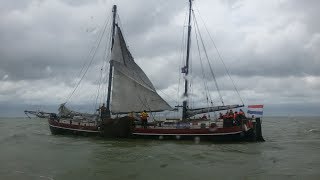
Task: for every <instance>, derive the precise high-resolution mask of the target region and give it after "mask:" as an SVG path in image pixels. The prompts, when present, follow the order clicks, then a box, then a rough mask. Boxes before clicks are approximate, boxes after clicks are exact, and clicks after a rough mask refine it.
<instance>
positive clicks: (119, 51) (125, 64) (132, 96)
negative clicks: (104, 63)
mask: <svg viewBox="0 0 320 180" xmlns="http://www.w3.org/2000/svg"><path fill="white" fill-rule="evenodd" d="M111 64H112V65H113V67H114V74H113V86H112V102H111V111H112V113H113V114H117V113H125V112H132V111H133V112H141V111H143V110H147V111H163V110H170V109H172V108H171V107H170V105H169V104H168V103H167V102H166V101H165V100H163V99H162V98H161V97H160V96H159V94H158V93H157V92H156V90H155V88H154V86H153V85H152V83H151V81H150V80H149V78H148V77H147V76H146V74H145V73H144V72H143V71H142V69H141V68H140V67H139V66H138V65H137V64H136V63H135V62H134V59H133V57H132V55H131V53H130V52H129V50H128V48H127V46H126V43H125V41H124V38H123V36H122V33H121V30H120V28H119V27H117V30H116V34H115V37H114V45H113V49H112V53H111Z"/></svg>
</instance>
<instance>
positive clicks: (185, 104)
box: [182, 0, 192, 119]
mask: <svg viewBox="0 0 320 180" xmlns="http://www.w3.org/2000/svg"><path fill="white" fill-rule="evenodd" d="M191 11H192V0H189V22H188V40H187V57H186V65H185V66H184V67H183V68H182V73H184V74H185V77H186V78H185V81H184V97H185V100H184V101H183V109H182V119H186V118H187V117H188V116H187V108H188V99H187V98H188V78H187V76H188V74H189V55H190V43H191V42H190V41H191V38H190V36H191Z"/></svg>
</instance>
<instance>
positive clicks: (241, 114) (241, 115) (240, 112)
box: [239, 109, 246, 118]
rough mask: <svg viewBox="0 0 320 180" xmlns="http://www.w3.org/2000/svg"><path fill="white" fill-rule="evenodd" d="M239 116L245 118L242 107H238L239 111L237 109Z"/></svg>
mask: <svg viewBox="0 0 320 180" xmlns="http://www.w3.org/2000/svg"><path fill="white" fill-rule="evenodd" d="M239 116H240V117H241V118H246V114H245V113H244V112H243V111H242V109H240V111H239Z"/></svg>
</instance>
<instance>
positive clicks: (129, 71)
mask: <svg viewBox="0 0 320 180" xmlns="http://www.w3.org/2000/svg"><path fill="white" fill-rule="evenodd" d="M112 12H113V22H112V32H111V36H112V41H111V58H110V61H109V63H110V66H109V81H108V93H107V97H106V107H105V109H104V110H102V109H101V112H100V113H99V114H97V113H96V114H84V113H80V112H75V111H72V110H70V109H68V108H67V107H66V105H65V103H64V104H61V105H60V107H59V113H57V114H56V113H46V112H38V111H25V113H26V114H33V115H35V116H38V117H42V118H48V122H49V127H50V130H51V132H52V134H81V135H95V136H97V135H99V136H103V137H116V138H118V137H122V138H139V137H141V138H148V137H151V138H159V139H166V138H174V139H190V138H201V139H213V140H215V139H223V140H224V139H231V140H244V139H251V140H252V139H254V140H262V139H263V138H262V135H261V124H260V119H259V118H256V119H252V118H247V117H244V116H243V117H241V118H240V120H239V121H238V122H235V119H234V118H229V117H221V116H220V117H215V118H211V117H210V118H200V117H198V115H199V114H203V113H212V112H213V113H216V112H221V111H229V110H235V109H237V108H241V107H244V105H241V104H240V105H239V104H234V105H224V104H223V105H220V106H210V107H204V108H193V109H192V108H190V107H189V102H188V96H189V91H188V90H189V89H188V87H189V84H190V82H189V79H188V78H187V76H188V75H189V71H190V70H189V69H190V68H189V66H190V65H189V59H190V46H191V45H190V43H191V42H190V41H191V39H190V37H191V19H192V0H189V8H188V12H189V15H188V17H189V18H188V31H187V33H188V34H187V41H186V43H187V44H186V47H187V50H186V58H185V64H184V67H183V68H182V73H183V74H184V77H185V79H184V93H183V96H184V98H183V102H182V106H176V107H175V108H172V107H171V106H170V105H169V103H167V102H166V101H165V100H164V99H163V98H162V97H161V96H160V95H159V94H158V93H157V91H156V88H155V87H154V85H153V84H152V82H151V81H150V79H149V78H148V76H147V75H146V74H145V73H144V71H143V70H142V69H141V68H140V67H139V66H138V65H137V63H136V62H135V60H134V58H133V56H132V54H131V53H130V51H129V49H128V47H127V45H126V41H125V39H124V36H123V34H122V31H121V28H120V26H119V25H118V23H117V6H116V5H114V6H113V10H112ZM179 109H182V110H180V111H179ZM144 110H145V111H147V112H149V113H151V114H152V113H156V112H158V113H161V112H164V111H177V110H178V111H177V112H181V116H180V117H179V118H161V119H158V120H157V119H155V118H150V119H152V120H153V121H152V122H148V123H147V126H146V127H145V126H142V124H141V120H140V118H139V117H138V116H133V114H137V113H141V112H143V111H144ZM128 114H130V116H129V115H128Z"/></svg>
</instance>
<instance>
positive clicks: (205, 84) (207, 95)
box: [195, 29, 212, 107]
mask: <svg viewBox="0 0 320 180" xmlns="http://www.w3.org/2000/svg"><path fill="white" fill-rule="evenodd" d="M195 34H196V40H197V48H198V53H199V59H200V65H201V70H202V78H203V83H204V87H205V94H206V99H207V105H208V107H209V102H208V98H210V101H211V102H212V99H211V96H210V94H209V93H208V92H209V89H208V85H207V83H206V75H205V73H204V67H203V63H202V57H201V53H200V47H199V40H198V34H197V31H196V29H195ZM209 96H210V97H209Z"/></svg>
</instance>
